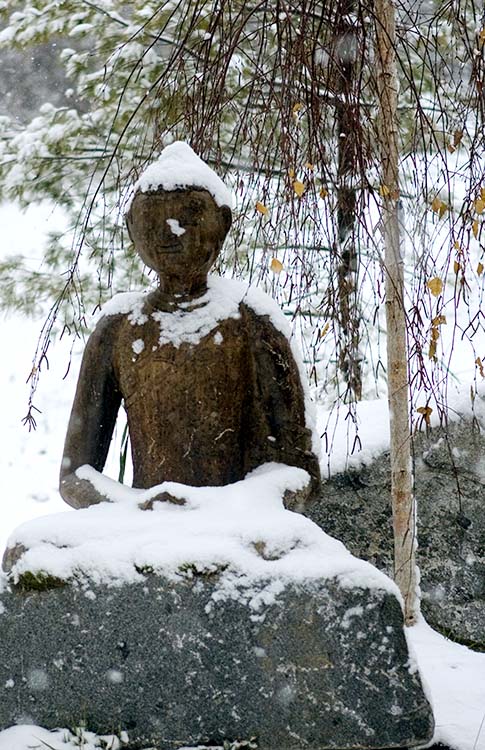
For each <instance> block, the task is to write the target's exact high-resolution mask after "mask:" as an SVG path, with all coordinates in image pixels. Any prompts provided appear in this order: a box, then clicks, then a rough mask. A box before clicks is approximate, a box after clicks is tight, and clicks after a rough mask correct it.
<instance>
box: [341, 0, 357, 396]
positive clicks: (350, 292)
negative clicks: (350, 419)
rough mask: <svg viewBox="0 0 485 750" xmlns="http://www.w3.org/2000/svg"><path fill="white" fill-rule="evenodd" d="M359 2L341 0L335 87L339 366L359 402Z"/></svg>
mask: <svg viewBox="0 0 485 750" xmlns="http://www.w3.org/2000/svg"><path fill="white" fill-rule="evenodd" d="M354 11H355V0H340V3H339V6H338V10H337V23H336V27H335V40H336V41H335V52H334V54H335V65H336V73H335V87H336V93H337V97H336V102H337V103H336V111H335V115H336V120H337V133H338V165H337V206H338V207H337V224H338V244H339V252H340V258H339V267H338V290H339V325H340V330H341V334H342V343H341V347H342V348H341V352H340V357H339V367H340V370H341V372H342V374H343V376H344V377H345V380H346V382H347V386H348V388H349V390H350V392H351V394H352V397H353V398H354V399H355V400H356V401H360V399H361V398H362V363H361V359H360V356H359V344H360V314H359V310H358V306H357V293H356V292H357V269H358V268H359V262H360V259H359V252H358V248H357V247H356V245H355V238H354V230H355V219H356V217H355V210H356V190H355V173H356V170H357V151H358V148H359V145H360V144H359V142H358V141H359V131H358V128H357V122H356V119H357V118H358V116H359V114H358V107H357V106H356V104H355V99H354V97H355V91H354V89H355V75H356V67H357V63H356V58H357V49H356V45H357V36H356V28H355V25H354V24H355V21H353V20H352V18H351V16H352V14H353V13H354Z"/></svg>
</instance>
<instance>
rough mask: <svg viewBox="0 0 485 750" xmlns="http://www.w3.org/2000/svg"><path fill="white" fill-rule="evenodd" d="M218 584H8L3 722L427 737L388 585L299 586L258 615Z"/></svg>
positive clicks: (424, 707)
mask: <svg viewBox="0 0 485 750" xmlns="http://www.w3.org/2000/svg"><path fill="white" fill-rule="evenodd" d="M260 588H261V590H263V588H264V584H263V583H261V585H260ZM215 590H216V581H215V580H214V579H207V578H195V579H192V580H185V581H181V582H179V583H176V584H174V583H168V582H167V581H165V580H164V579H162V578H158V577H155V576H153V575H148V576H147V577H146V579H145V582H144V584H136V585H131V586H124V587H121V588H109V589H108V588H106V587H96V586H93V587H92V588H91V589H90V590H89V591H87V590H85V589H82V588H80V587H79V588H77V587H74V586H66V587H64V588H60V589H55V590H46V591H44V592H35V593H33V592H30V593H21V592H19V591H16V592H12V593H7V594H3V595H2V597H1V604H2V605H3V608H4V611H3V614H2V615H0V628H1V634H2V637H1V639H0V685H2V700H1V702H0V727H7V726H9V725H11V724H13V723H14V722H27V723H33V722H35V723H38V724H40V725H43V726H46V727H48V728H52V727H57V726H75V725H78V724H79V722H80V721H83V722H85V723H86V725H87V726H88V727H89V728H90V729H91V730H94V731H97V732H99V733H108V732H111V731H113V730H118V731H119V730H120V729H125V730H127V731H128V733H129V737H130V742H131V744H130V747H132V748H136V747H146V746H147V745H150V744H153V745H155V746H156V747H160V748H164V750H175V748H179V747H181V746H187V745H197V744H222V742H223V741H224V740H225V739H228V740H236V739H240V740H248V739H249V738H251V737H257V739H258V746H259V748H261V750H291V749H293V748H294V749H295V750H296V748H302V747H308V748H315V749H316V748H318V749H319V750H323V749H324V748H357V747H358V748H373V747H375V748H386V747H401V746H402V747H409V746H413V745H416V744H420V743H424V742H426V741H427V740H429V738H430V737H431V734H432V729H433V720H432V715H431V711H430V707H429V705H428V703H427V701H426V699H425V697H424V695H423V692H422V689H421V685H420V682H419V678H418V675H417V673H416V672H414V673H412V671H410V669H409V656H408V652H407V647H406V642H405V638H404V634H403V627H402V614H401V609H400V606H399V604H398V602H397V600H396V599H395V597H394V596H393V595H391V594H389V593H388V592H385V591H383V590H379V589H358V588H352V589H345V588H342V587H341V586H340V585H338V583H337V582H336V581H335V580H329V581H321V582H320V583H318V584H312V585H310V584H308V585H307V586H300V585H296V584H292V585H288V586H287V587H286V589H285V590H284V591H283V592H282V593H281V594H279V595H278V596H277V600H276V602H273V603H268V604H266V605H265V606H264V607H263V608H262V609H260V610H258V611H255V610H254V609H251V607H249V606H248V605H247V604H245V603H243V602H242V601H240V600H234V599H229V600H225V601H220V600H219V601H218V600H216V599H214V598H212V595H213V593H214V591H215ZM6 685H8V686H10V687H4V686H6Z"/></svg>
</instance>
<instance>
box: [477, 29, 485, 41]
mask: <svg viewBox="0 0 485 750" xmlns="http://www.w3.org/2000/svg"><path fill="white" fill-rule="evenodd" d="M478 38H479V39H480V41H481V43H482V44H483V43H484V42H485V29H482V30H481V31H480V32H479V33H478Z"/></svg>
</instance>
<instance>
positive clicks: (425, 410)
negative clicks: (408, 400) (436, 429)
mask: <svg viewBox="0 0 485 750" xmlns="http://www.w3.org/2000/svg"><path fill="white" fill-rule="evenodd" d="M416 411H417V412H418V414H422V415H423V417H424V421H425V422H426V424H427V425H428V427H429V426H430V421H431V420H430V416H431V414H432V413H433V409H432V408H431V406H418V408H417V409H416Z"/></svg>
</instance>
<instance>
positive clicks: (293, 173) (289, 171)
mask: <svg viewBox="0 0 485 750" xmlns="http://www.w3.org/2000/svg"><path fill="white" fill-rule="evenodd" d="M288 177H289V178H290V180H293V179H294V177H295V170H294V169H292V168H291V167H290V169H289V170H288Z"/></svg>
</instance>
